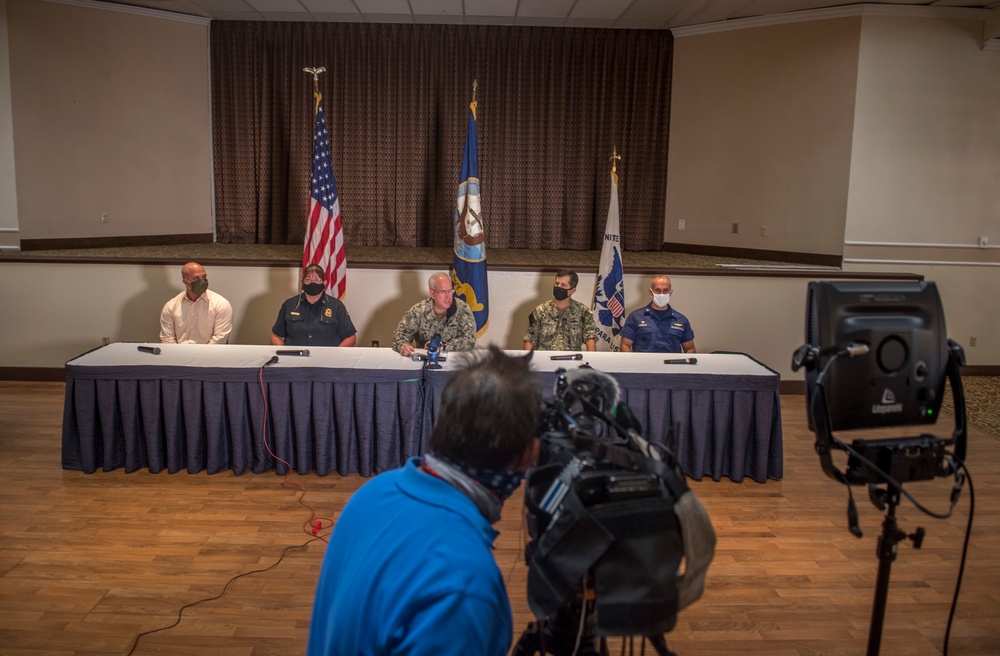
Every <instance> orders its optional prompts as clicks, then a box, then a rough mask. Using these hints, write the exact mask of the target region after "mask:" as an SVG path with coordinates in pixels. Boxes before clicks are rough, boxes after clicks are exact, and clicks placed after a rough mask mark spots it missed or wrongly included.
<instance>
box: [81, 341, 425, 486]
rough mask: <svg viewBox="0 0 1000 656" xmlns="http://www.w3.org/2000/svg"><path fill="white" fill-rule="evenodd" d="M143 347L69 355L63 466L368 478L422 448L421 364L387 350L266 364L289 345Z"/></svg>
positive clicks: (329, 352) (326, 352)
mask: <svg viewBox="0 0 1000 656" xmlns="http://www.w3.org/2000/svg"><path fill="white" fill-rule="evenodd" d="M139 346H142V345H137V344H129V343H115V344H109V345H107V346H104V347H101V348H99V349H96V350H94V351H90V352H89V353H85V354H84V355H82V356H80V357H77V358H74V359H73V360H70V361H69V362H67V363H66V402H65V406H64V410H63V456H62V465H63V468H64V469H75V470H82V471H84V472H87V473H93V472H95V471H97V470H98V469H102V470H104V471H111V470H115V469H119V468H122V467H124V468H125V471H126V472H132V471H136V470H138V469H149V471H151V472H154V473H156V472H161V471H163V470H166V471H168V472H170V473H175V472H178V471H181V470H185V469H186V470H187V471H188V472H192V473H193V472H200V471H205V470H207V471H208V472H209V473H217V472H221V471H226V470H230V469H231V470H232V471H233V472H234V473H236V474H242V473H244V472H246V471H253V472H256V473H260V472H264V471H268V470H270V469H277V471H278V473H282V474H283V473H285V472H287V471H288V469H289V467H291V468H294V469H295V470H296V471H298V472H300V473H306V472H309V471H312V470H315V471H316V472H317V473H319V474H321V475H325V474H327V473H329V472H330V471H333V470H336V471H337V472H339V473H340V474H345V475H346V474H350V473H360V474H363V475H365V476H369V475H371V474H373V473H377V472H380V471H386V470H388V469H392V468H395V467H399V466H400V465H402V464H403V462H405V460H406V458H407V457H408V456H409V455H410V454H414V453H420V452H421V450H422V436H421V409H422V406H423V376H422V371H421V368H422V367H421V364H420V363H419V362H414V361H412V360H410V359H409V358H402V357H400V356H399V354H397V353H396V352H394V351H392V350H390V349H372V348H345V349H339V348H324V347H320V348H311V349H309V356H308V357H300V356H279V357H278V362H277V363H274V364H271V365H269V366H267V367H266V368H264V367H263V365H264V364H265V363H267V362H268V360H269V359H270V358H271V356H273V355H274V354H275V353H276V352H277V351H278V350H282V349H278V348H276V347H273V346H243V345H201V344H156V345H153V344H149V345H146V347H147V348H151V347H157V348H159V349H160V353H159V354H156V355H154V354H152V353H146V352H142V351H140V350H139ZM265 426H266V427H267V431H266V432H265V430H264V427H265ZM265 435H266V438H267V439H266V440H265V439H264V437H265Z"/></svg>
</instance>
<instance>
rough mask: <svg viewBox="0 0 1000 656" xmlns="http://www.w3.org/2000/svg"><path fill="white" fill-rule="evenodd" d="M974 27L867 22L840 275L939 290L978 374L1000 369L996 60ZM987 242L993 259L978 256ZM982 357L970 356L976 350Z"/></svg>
mask: <svg viewBox="0 0 1000 656" xmlns="http://www.w3.org/2000/svg"><path fill="white" fill-rule="evenodd" d="M982 29H983V26H982V22H981V21H978V20H957V19H943V18H942V19H926V18H907V17H893V18H889V17H884V16H871V17H866V18H865V20H864V23H863V27H862V39H861V52H860V57H859V66H858V89H857V106H856V110H855V129H854V145H853V148H852V157H851V186H850V193H849V197H848V204H847V221H846V228H845V241H846V246H845V248H844V256H845V261H844V268H845V270H849V271H885V272H901V271H907V272H916V273H919V274H922V275H923V276H925V277H926V278H927V279H928V280H934V281H936V282H937V283H938V288H939V290H940V292H941V297H942V301H943V303H944V307H945V313H946V315H947V318H948V334H949V336H951V337H952V338H953V339H955V341H957V342H959V343H960V344H961V345H962V346H963V347H964V348H965V351H966V356H967V358H968V360H969V363H970V364H991V365H995V364H997V363H1000V359H998V354H1000V330H998V328H997V317H998V316H1000V52H997V51H987V50H983V49H982ZM980 236H985V237H987V239H988V242H989V244H992V247H990V248H985V249H984V248H977V247H976V242H977V238H978V237H980ZM972 337H975V338H976V346H971V338H972Z"/></svg>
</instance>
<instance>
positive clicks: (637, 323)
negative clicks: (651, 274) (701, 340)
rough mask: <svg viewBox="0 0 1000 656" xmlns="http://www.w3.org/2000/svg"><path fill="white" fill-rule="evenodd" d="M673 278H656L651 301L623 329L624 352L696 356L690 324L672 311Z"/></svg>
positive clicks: (652, 287) (652, 285) (676, 312)
mask: <svg viewBox="0 0 1000 656" xmlns="http://www.w3.org/2000/svg"><path fill="white" fill-rule="evenodd" d="M672 293H673V287H672V286H671V284H670V278H668V277H666V276H657V277H655V278H653V282H652V283H651V284H650V286H649V295H650V297H651V298H652V301H651V302H650V303H649V305H647V306H645V307H641V308H639V309H638V310H635V311H634V312H632V313H631V314H630V315H628V319H626V320H625V327H624V328H622V333H621V335H622V351H636V352H638V353H694V352H695V349H694V332H693V331H692V330H691V322H690V321H688V318H687V317H685V316H684V315H683V314H681V313H680V312H678V311H677V310H675V309H674V308H672V307H670V295H671V294H672Z"/></svg>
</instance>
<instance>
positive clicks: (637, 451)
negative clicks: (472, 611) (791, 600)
mask: <svg viewBox="0 0 1000 656" xmlns="http://www.w3.org/2000/svg"><path fill="white" fill-rule="evenodd" d="M558 375H559V373H558V372H557V377H558ZM595 380H596V384H595ZM608 380H610V382H608ZM561 382H562V383H563V384H562V385H560V382H559V381H558V380H557V387H556V390H557V392H556V394H555V395H554V396H553V398H552V399H550V400H547V401H546V402H545V406H544V408H543V411H542V414H541V426H540V430H539V433H540V440H541V446H542V448H541V455H540V458H539V462H538V464H537V466H536V467H535V468H534V469H533V470H532V472H531V473H530V475H529V476H528V480H527V483H526V487H525V506H526V509H527V524H528V533H529V535H530V537H531V541H530V542H529V544H528V545H527V547H526V550H525V554H526V562H527V564H528V603H529V605H530V607H531V609H532V612H533V613H534V615H535V617H536V618H538V619H539V620H540V621H543V622H544V621H546V619H547V618H548V619H550V620H551V619H552V618H553V617H554V616H558V615H560V614H561V613H563V612H565V609H566V608H567V606H573V605H574V604H576V605H577V607H578V608H580V609H585V610H584V611H583V612H586V613H588V615H590V617H589V620H590V624H591V626H592V628H593V629H594V631H596V633H597V634H599V635H602V636H616V635H617V636H626V635H635V636H653V635H661V634H663V633H666V632H668V631H670V630H671V629H672V628H673V627H674V625H675V624H676V621H677V612H678V611H679V610H680V609H681V608H683V607H684V606H685V605H687V604H689V603H691V602H692V601H694V599H697V597H698V596H700V594H701V591H702V589H703V585H704V573H705V570H706V569H707V565H708V562H709V561H710V560H711V558H712V555H713V554H714V546H715V534H714V531H712V529H711V522H710V521H709V519H708V516H707V513H704V509H703V508H701V506H700V502H697V500H696V499H695V498H694V495H693V494H692V493H691V492H690V490H689V489H688V487H687V484H686V483H685V480H684V475H683V473H682V472H681V471H680V468H679V467H678V465H677V463H676V462H675V460H674V458H673V455H672V454H671V453H670V452H669V451H668V450H667V449H666V447H664V446H663V445H662V444H653V445H650V444H649V443H647V442H646V441H645V439H643V438H642V437H641V436H640V435H639V434H638V431H637V430H636V426H635V424H634V422H633V423H632V425H630V426H628V427H626V426H623V425H622V424H621V423H619V422H617V421H616V420H615V417H614V415H615V414H617V415H618V416H619V417H630V413H629V412H628V411H627V407H625V406H619V405H617V404H616V399H615V400H610V399H608V398H607V391H608V390H609V389H611V388H615V387H616V383H614V381H613V379H611V378H610V376H607V375H606V374H602V373H600V372H596V371H592V370H591V372H590V373H584V374H583V375H582V376H576V378H575V379H572V380H571V382H570V383H569V384H566V382H565V380H562V381H561ZM595 394H596V395H598V396H600V397H601V398H597V399H595V398H592V397H593V395H595ZM615 394H617V390H615ZM620 408H621V409H623V410H622V411H621V412H610V411H609V410H612V409H613V410H615V411H617V410H619V409H620ZM630 421H631V420H630ZM681 499H686V501H687V502H690V501H693V502H694V504H693V505H694V506H695V507H696V508H697V509H699V510H700V511H701V512H700V514H699V513H698V512H694V513H688V517H686V518H685V516H684V514H683V513H682V514H680V515H679V513H678V509H679V508H680V506H679V505H678V503H679V502H680V501H681ZM684 505H685V506H686V507H690V504H688V503H685V504H684ZM692 516H694V517H693V519H692ZM685 519H686V520H687V521H688V522H693V524H694V525H695V526H696V528H695V530H692V531H691V533H692V536H694V535H701V536H707V537H705V539H704V540H702V542H700V543H697V542H695V543H688V544H686V540H685V537H686V536H685V534H684V529H685V527H684V526H682V523H683V522H684V521H685ZM687 537H691V536H687ZM692 545H694V546H692ZM694 550H697V551H698V552H700V553H697V554H695V553H692V552H693V551H694ZM682 562H684V564H685V569H684V570H682V569H681V563H682ZM692 568H694V569H697V570H698V571H697V572H692ZM685 585H687V587H688V589H687V590H685ZM551 624H552V625H555V626H559V625H560V624H568V625H570V626H572V623H571V622H566V623H560V622H559V621H558V618H556V620H555V621H552V622H551ZM515 653H518V652H515ZM552 653H559V652H558V651H556V652H552Z"/></svg>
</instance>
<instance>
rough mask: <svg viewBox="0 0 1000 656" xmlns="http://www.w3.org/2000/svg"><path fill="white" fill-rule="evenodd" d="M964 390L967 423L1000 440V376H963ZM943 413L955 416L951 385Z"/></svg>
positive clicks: (943, 404)
mask: <svg viewBox="0 0 1000 656" xmlns="http://www.w3.org/2000/svg"><path fill="white" fill-rule="evenodd" d="M962 388H963V391H964V392H965V418H966V421H968V423H970V424H972V425H973V426H975V427H976V428H978V429H980V430H982V431H984V432H987V433H989V434H990V435H992V436H993V437H995V438H997V439H998V440H1000V376H962ZM941 412H943V413H945V412H946V413H948V414H949V415H951V416H952V417H954V416H955V407H954V403H953V402H952V395H951V385H946V386H945V392H944V400H943V402H942V403H941Z"/></svg>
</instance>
